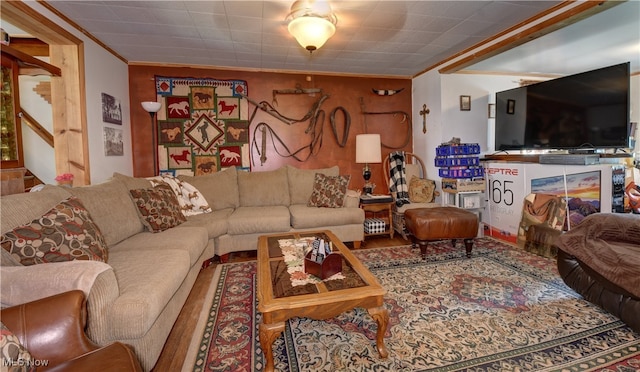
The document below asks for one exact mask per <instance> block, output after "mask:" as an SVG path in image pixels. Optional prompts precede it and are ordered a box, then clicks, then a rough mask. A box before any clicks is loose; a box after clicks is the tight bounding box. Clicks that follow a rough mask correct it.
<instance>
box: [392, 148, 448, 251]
mask: <svg viewBox="0 0 640 372" xmlns="http://www.w3.org/2000/svg"><path fill="white" fill-rule="evenodd" d="M390 155H391V154H389V155H387V156H386V157H385V159H384V161H383V162H382V169H383V171H384V174H385V177H384V179H385V182H386V184H387V190H390V186H391V184H390V182H391V181H390V164H389V161H390V159H391V158H390ZM404 155H405V178H406V181H407V185H409V184H410V182H411V179H412V178H413V177H414V176H415V177H417V178H418V179H421V180H428V181H431V182H433V187H434V191H433V195H432V196H431V200H430V201H428V202H414V201H411V203H409V204H404V205H403V206H398V205H397V204H395V203H394V205H393V211H392V214H393V228H394V229H395V231H397V232H398V234H400V235H401V236H402V237H403V238H404V239H405V240H409V234H410V232H409V231H408V230H407V228H406V226H405V218H404V212H405V211H407V210H409V209H416V208H434V207H440V204H439V203H435V198H436V196H439V195H440V193H439V192H438V191H436V190H435V181H433V180H429V179H428V178H427V171H426V168H425V166H424V162H423V161H422V159H420V157H418V156H417V155H416V154H414V153H411V152H405V153H404ZM411 191H412V190H411V188H410V190H409V194H410V198H409V199H410V200H411V199H412V197H411ZM391 196H392V197H393V200H394V201H396V195H395V193H394V192H391Z"/></svg>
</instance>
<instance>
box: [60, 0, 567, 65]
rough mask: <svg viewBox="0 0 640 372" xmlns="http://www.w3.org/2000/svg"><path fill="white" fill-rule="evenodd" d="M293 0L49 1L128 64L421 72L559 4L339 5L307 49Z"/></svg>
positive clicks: (372, 2)
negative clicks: (329, 32) (331, 25)
mask: <svg viewBox="0 0 640 372" xmlns="http://www.w3.org/2000/svg"><path fill="white" fill-rule="evenodd" d="M291 3H292V1H291V0H288V1H237V0H236V1H50V2H48V4H49V5H50V6H52V7H54V8H55V9H57V10H58V11H59V12H61V13H62V14H63V15H64V16H66V17H68V18H69V19H71V20H72V21H74V22H75V23H77V24H78V25H79V26H81V27H82V28H83V29H84V30H86V31H87V32H89V33H90V34H91V35H93V36H94V37H96V38H97V39H98V40H100V41H101V42H102V43H104V44H105V45H106V46H108V47H109V48H111V49H112V50H113V51H115V52H116V53H118V54H119V55H120V56H122V57H123V58H124V59H126V60H127V61H128V62H130V63H137V62H140V63H169V64H184V65H191V66H193V65H203V66H216V67H229V68H240V69H258V70H279V71H313V72H327V73H348V74H359V75H386V76H414V75H416V74H418V73H420V72H422V71H424V70H425V69H426V68H428V67H429V66H432V65H434V64H436V63H438V62H440V61H442V60H444V59H445V58H448V57H450V56H452V55H454V54H456V53H458V52H460V51H462V50H464V49H465V48H468V47H470V46H472V45H474V44H476V43H479V42H481V41H483V40H485V39H487V38H489V37H491V36H493V35H495V34H497V33H499V32H500V31H503V30H505V29H508V28H509V27H512V26H514V25H516V24H518V23H520V22H522V21H524V20H526V19H528V18H530V17H533V16H535V15H536V14H538V13H540V12H542V11H545V10H547V9H549V8H551V7H553V6H555V5H556V4H558V3H560V1H377V0H369V1H332V2H331V5H332V7H333V10H334V12H335V14H336V15H337V17H338V24H337V31H336V34H335V35H334V36H333V37H332V38H331V39H330V40H329V41H328V42H327V43H326V44H325V46H323V47H322V48H321V49H319V50H318V51H316V52H314V53H313V54H312V55H310V54H309V53H308V52H307V51H306V50H304V49H303V48H302V47H300V46H299V45H298V44H297V42H296V41H295V39H294V38H293V37H292V36H291V35H289V33H288V31H287V26H286V22H285V21H284V19H285V18H286V16H287V14H288V13H289V10H290V7H291Z"/></svg>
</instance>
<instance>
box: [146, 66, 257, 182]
mask: <svg viewBox="0 0 640 372" xmlns="http://www.w3.org/2000/svg"><path fill="white" fill-rule="evenodd" d="M155 87H156V95H157V100H158V102H160V103H161V104H162V107H161V108H160V111H158V113H157V119H158V120H157V126H158V127H157V131H156V133H157V136H158V165H159V167H160V173H161V174H163V173H169V174H174V175H176V174H186V175H204V174H209V173H213V172H217V171H219V170H221V169H223V168H228V167H243V168H249V165H250V159H249V156H250V155H249V104H248V102H247V101H246V100H244V99H242V96H241V95H246V94H247V93H248V87H247V82H246V81H243V80H217V79H211V78H172V77H163V76H156V77H155Z"/></svg>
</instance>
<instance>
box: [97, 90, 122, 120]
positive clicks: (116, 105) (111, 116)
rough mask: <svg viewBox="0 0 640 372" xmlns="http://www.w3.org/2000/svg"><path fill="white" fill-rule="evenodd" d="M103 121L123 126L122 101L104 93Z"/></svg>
mask: <svg viewBox="0 0 640 372" xmlns="http://www.w3.org/2000/svg"><path fill="white" fill-rule="evenodd" d="M102 121H104V122H105V123H111V124H117V125H122V105H121V104H120V100H119V99H117V98H115V97H113V96H111V95H108V94H107V93H102Z"/></svg>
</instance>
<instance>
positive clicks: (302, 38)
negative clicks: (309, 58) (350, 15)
mask: <svg viewBox="0 0 640 372" xmlns="http://www.w3.org/2000/svg"><path fill="white" fill-rule="evenodd" d="M288 29H289V33H290V34H291V35H293V37H295V38H296V40H297V41H298V43H299V44H300V45H302V47H303V48H305V49H307V50H308V51H310V52H312V51H314V50H316V49H319V48H320V47H322V46H323V45H324V43H326V42H327V40H329V38H330V37H331V36H333V34H334V33H335V32H336V26H335V25H334V24H333V23H331V22H330V21H329V20H327V19H326V18H321V17H316V16H313V15H308V16H302V17H298V18H295V19H293V20H291V21H290V22H289V26H288Z"/></svg>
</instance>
